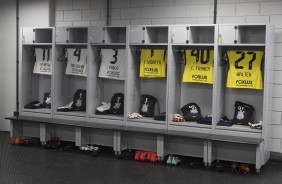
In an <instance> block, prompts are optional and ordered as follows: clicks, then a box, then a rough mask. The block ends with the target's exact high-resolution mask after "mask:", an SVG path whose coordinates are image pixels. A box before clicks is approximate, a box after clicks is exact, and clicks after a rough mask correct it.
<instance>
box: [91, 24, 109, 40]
mask: <svg viewBox="0 0 282 184" xmlns="http://www.w3.org/2000/svg"><path fill="white" fill-rule="evenodd" d="M105 29H106V28H105V27H92V28H90V31H89V39H90V43H105Z"/></svg>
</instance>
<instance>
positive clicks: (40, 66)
mask: <svg viewBox="0 0 282 184" xmlns="http://www.w3.org/2000/svg"><path fill="white" fill-rule="evenodd" d="M35 57H36V62H35V64H34V68H33V73H37V74H45V75H52V49H51V48H35Z"/></svg>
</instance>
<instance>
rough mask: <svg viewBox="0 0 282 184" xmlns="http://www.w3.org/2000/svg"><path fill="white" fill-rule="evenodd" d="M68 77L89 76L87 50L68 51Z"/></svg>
mask: <svg viewBox="0 0 282 184" xmlns="http://www.w3.org/2000/svg"><path fill="white" fill-rule="evenodd" d="M67 55H68V63H67V68H66V74H67V75H78V76H87V74H86V66H87V49H81V48H78V49H67Z"/></svg>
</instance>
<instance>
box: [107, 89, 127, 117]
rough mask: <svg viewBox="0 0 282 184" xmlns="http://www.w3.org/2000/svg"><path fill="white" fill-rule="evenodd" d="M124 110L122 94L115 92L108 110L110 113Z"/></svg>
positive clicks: (118, 112)
mask: <svg viewBox="0 0 282 184" xmlns="http://www.w3.org/2000/svg"><path fill="white" fill-rule="evenodd" d="M123 111H124V94H123V93H115V94H114V95H113V97H112V99H111V107H110V112H111V113H112V114H123Z"/></svg>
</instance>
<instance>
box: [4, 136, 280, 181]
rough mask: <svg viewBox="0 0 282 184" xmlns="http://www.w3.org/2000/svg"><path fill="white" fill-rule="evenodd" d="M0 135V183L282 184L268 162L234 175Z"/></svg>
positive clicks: (274, 166)
mask: <svg viewBox="0 0 282 184" xmlns="http://www.w3.org/2000/svg"><path fill="white" fill-rule="evenodd" d="M9 142H10V138H9V133H8V132H0V184H9V183H11V184H45V183H46V184H88V183H91V184H95V183H103V184H104V183H105V184H112V183H113V184H157V183H160V184H179V183H185V184H186V183H187V184H194V183H199V184H204V183H207V184H221V183H226V184H233V183H234V184H238V183H242V184H244V183H247V184H250V183H256V184H266V183H270V184H281V183H282V163H280V162H268V163H267V164H266V165H265V166H264V167H263V168H262V169H261V173H260V174H258V175H257V174H249V175H246V174H239V173H236V174H232V173H230V172H215V171H213V170H211V169H207V168H204V167H202V168H197V169H194V168H187V167H183V166H182V167H178V166H168V165H166V164H164V163H163V164H160V163H158V164H153V163H149V162H137V161H133V160H124V159H119V158H116V157H115V156H114V155H113V154H112V153H109V152H105V154H104V153H103V152H101V153H100V154H99V155H98V156H90V155H87V154H82V153H78V151H73V150H65V151H51V150H48V149H45V148H43V147H37V146H33V147H31V146H15V145H10V144H9Z"/></svg>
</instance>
